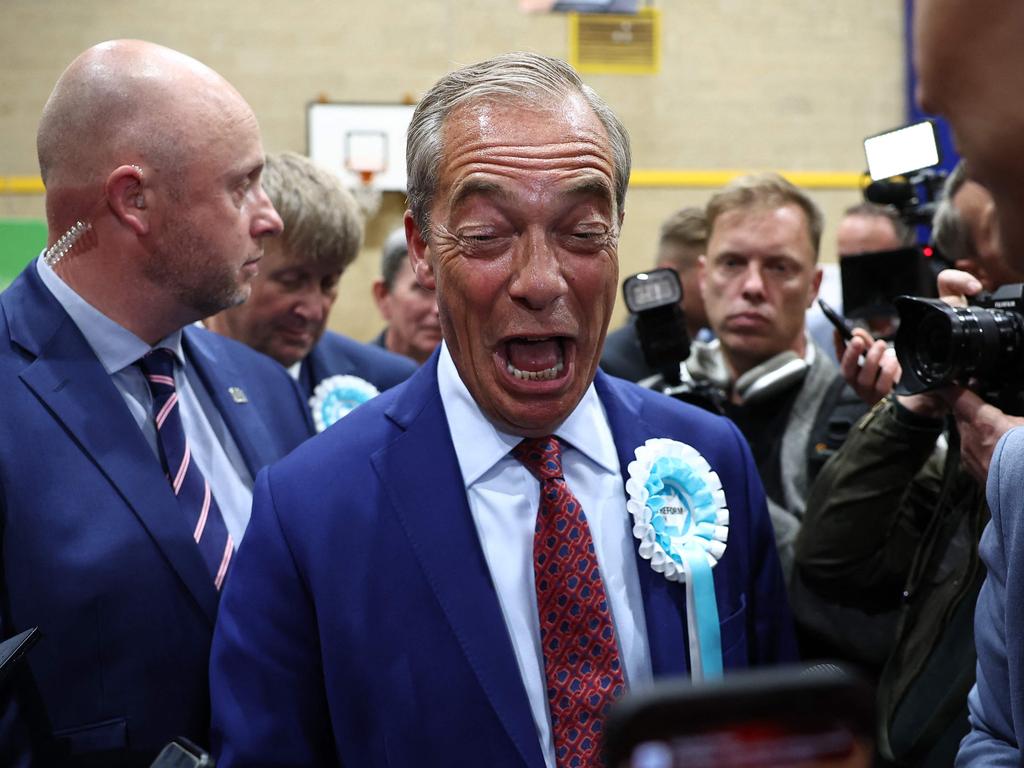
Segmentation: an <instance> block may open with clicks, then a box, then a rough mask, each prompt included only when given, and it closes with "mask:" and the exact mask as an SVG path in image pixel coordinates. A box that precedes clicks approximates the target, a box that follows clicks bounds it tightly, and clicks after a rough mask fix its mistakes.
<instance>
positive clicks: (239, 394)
mask: <svg viewBox="0 0 1024 768" xmlns="http://www.w3.org/2000/svg"><path fill="white" fill-rule="evenodd" d="M228 394H229V395H231V399H232V400H234V401H235V402H236V403H248V402H249V398H248V397H247V396H246V394H245V390H243V389H242V388H241V387H228Z"/></svg>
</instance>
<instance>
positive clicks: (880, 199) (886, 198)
mask: <svg viewBox="0 0 1024 768" xmlns="http://www.w3.org/2000/svg"><path fill="white" fill-rule="evenodd" d="M864 197H865V199H867V200H869V201H871V202H872V203H878V204H879V205H892V206H895V207H896V208H903V206H905V205H908V204H913V203H914V202H915V200H916V198H917V193H916V192H915V191H914V185H913V184H911V183H910V182H908V181H892V180H891V179H879V180H878V181H873V182H871V183H870V184H868V186H867V188H866V189H865V190H864Z"/></svg>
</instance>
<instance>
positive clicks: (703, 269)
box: [694, 253, 708, 298]
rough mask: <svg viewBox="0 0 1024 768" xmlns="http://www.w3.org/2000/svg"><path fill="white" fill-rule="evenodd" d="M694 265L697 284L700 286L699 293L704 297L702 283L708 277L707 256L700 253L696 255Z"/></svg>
mask: <svg viewBox="0 0 1024 768" xmlns="http://www.w3.org/2000/svg"><path fill="white" fill-rule="evenodd" d="M694 266H695V267H696V269H697V285H698V286H699V287H700V295H701V298H704V290H705V289H704V283H705V282H707V278H708V257H707V256H706V255H705V254H703V253H702V254H701V255H700V256H698V257H697V262H696V264H695V265H694Z"/></svg>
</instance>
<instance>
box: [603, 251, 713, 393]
mask: <svg viewBox="0 0 1024 768" xmlns="http://www.w3.org/2000/svg"><path fill="white" fill-rule="evenodd" d="M622 295H623V298H624V299H625V300H626V307H627V308H628V309H629V311H630V313H631V314H632V315H634V317H635V318H636V335H637V338H638V339H639V340H640V348H641V349H642V350H643V353H644V360H645V361H646V362H647V364H648V365H649V366H650V367H651V368H653V369H655V370H656V371H658V373H659V374H660V375H659V376H658V377H657V381H652V380H647V381H643V382H640V383H641V384H643V385H645V386H650V388H651V389H656V390H658V391H659V392H661V393H663V394H666V395H670V396H671V397H674V398H676V399H677V400H682V401H683V402H687V403H691V404H693V405H696V406H699V407H701V408H704V409H705V410H708V411H712V412H713V413H721V412H722V409H721V406H720V402H721V397H722V396H721V394H720V393H718V392H717V391H716V390H715V389H714V387H712V386H711V385H710V384H705V383H703V382H696V381H693V380H692V379H689V378H687V379H685V380H684V377H683V363H684V362H685V361H686V358H688V357H689V356H690V335H689V334H688V333H687V332H686V315H685V314H683V308H682V300H683V286H682V283H680V282H679V275H678V274H677V273H676V271H675V270H674V269H667V268H661V269H653V270H651V271H650V272H639V273H637V274H635V275H632V276H630V277H627V278H626V279H625V281H624V282H623V283H622Z"/></svg>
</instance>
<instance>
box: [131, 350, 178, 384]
mask: <svg viewBox="0 0 1024 768" xmlns="http://www.w3.org/2000/svg"><path fill="white" fill-rule="evenodd" d="M139 367H140V368H142V373H143V375H144V376H145V377H146V381H147V382H149V388H150V389H151V390H153V391H157V390H159V389H162V388H165V387H170V388H171V389H174V353H173V352H172V351H171V350H169V349H166V348H164V347H160V348H159V349H154V350H153V351H151V352H148V353H147V354H146V355H144V356H143V357H140V358H139Z"/></svg>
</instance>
